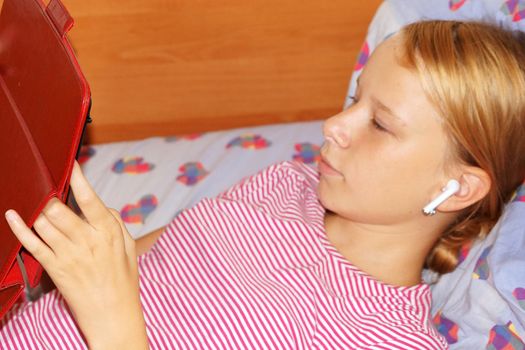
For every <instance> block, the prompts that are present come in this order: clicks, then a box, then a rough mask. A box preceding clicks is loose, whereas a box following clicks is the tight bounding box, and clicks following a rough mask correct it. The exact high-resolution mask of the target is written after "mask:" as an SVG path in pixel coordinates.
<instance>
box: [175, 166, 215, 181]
mask: <svg viewBox="0 0 525 350" xmlns="http://www.w3.org/2000/svg"><path fill="white" fill-rule="evenodd" d="M179 172H180V173H181V174H180V175H179V176H177V181H179V182H181V183H183V184H185V185H186V186H193V185H195V184H196V183H198V182H199V181H201V180H202V179H204V178H205V177H206V175H208V171H207V170H206V169H204V166H203V165H202V164H201V163H200V162H188V163H185V164H183V165H181V166H180V168H179Z"/></svg>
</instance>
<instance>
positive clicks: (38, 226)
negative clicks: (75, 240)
mask: <svg viewBox="0 0 525 350" xmlns="http://www.w3.org/2000/svg"><path fill="white" fill-rule="evenodd" d="M33 227H34V229H35V231H36V232H37V233H38V235H39V236H40V238H41V239H42V240H43V241H44V242H45V243H46V244H47V246H48V247H49V248H51V250H52V251H53V252H54V253H55V255H56V254H57V253H60V252H64V251H65V250H67V249H68V248H67V246H68V243H71V240H70V239H69V237H68V236H67V235H65V234H64V233H62V232H60V231H59V230H58V229H57V228H56V227H55V226H54V225H53V224H52V223H51V222H50V221H49V220H48V219H47V217H46V216H45V215H44V214H40V215H39V216H38V218H37V219H36V220H35V223H34V224H33Z"/></svg>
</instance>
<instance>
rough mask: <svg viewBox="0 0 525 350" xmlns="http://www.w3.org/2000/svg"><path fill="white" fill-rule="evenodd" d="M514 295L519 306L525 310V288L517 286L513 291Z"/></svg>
mask: <svg viewBox="0 0 525 350" xmlns="http://www.w3.org/2000/svg"><path fill="white" fill-rule="evenodd" d="M512 295H513V296H514V298H516V300H517V301H518V304H519V306H520V307H521V308H522V309H523V310H525V288H516V289H514V291H513V292H512Z"/></svg>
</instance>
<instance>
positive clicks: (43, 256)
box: [5, 209, 54, 268]
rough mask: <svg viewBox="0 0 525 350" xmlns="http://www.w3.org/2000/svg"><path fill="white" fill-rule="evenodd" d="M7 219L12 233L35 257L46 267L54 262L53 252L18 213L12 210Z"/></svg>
mask: <svg viewBox="0 0 525 350" xmlns="http://www.w3.org/2000/svg"><path fill="white" fill-rule="evenodd" d="M5 217H6V219H7V223H8V224H9V227H10V228H11V231H13V233H14V234H15V236H16V238H18V240H19V241H20V243H22V245H23V246H24V247H25V248H26V249H27V251H28V252H30V253H31V254H32V255H33V257H34V258H35V259H36V260H38V261H39V262H40V264H42V266H44V268H46V267H48V265H49V264H50V262H51V261H52V259H53V257H54V254H53V251H52V250H51V249H50V248H49V247H48V246H47V245H46V244H45V243H44V242H42V240H41V239H40V238H39V237H38V236H37V235H36V234H35V233H33V231H31V229H30V228H29V227H27V225H26V224H25V222H24V220H22V218H21V217H20V215H18V213H17V212H16V211H14V210H12V209H10V210H8V211H6V213H5Z"/></svg>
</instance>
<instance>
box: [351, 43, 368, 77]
mask: <svg viewBox="0 0 525 350" xmlns="http://www.w3.org/2000/svg"><path fill="white" fill-rule="evenodd" d="M369 55H370V48H369V47H368V42H366V41H365V42H364V43H363V46H361V50H360V51H359V55H358V56H357V62H356V63H355V66H354V71H358V70H361V69H363V67H364V66H365V64H366V62H367V61H368V56H369Z"/></svg>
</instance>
